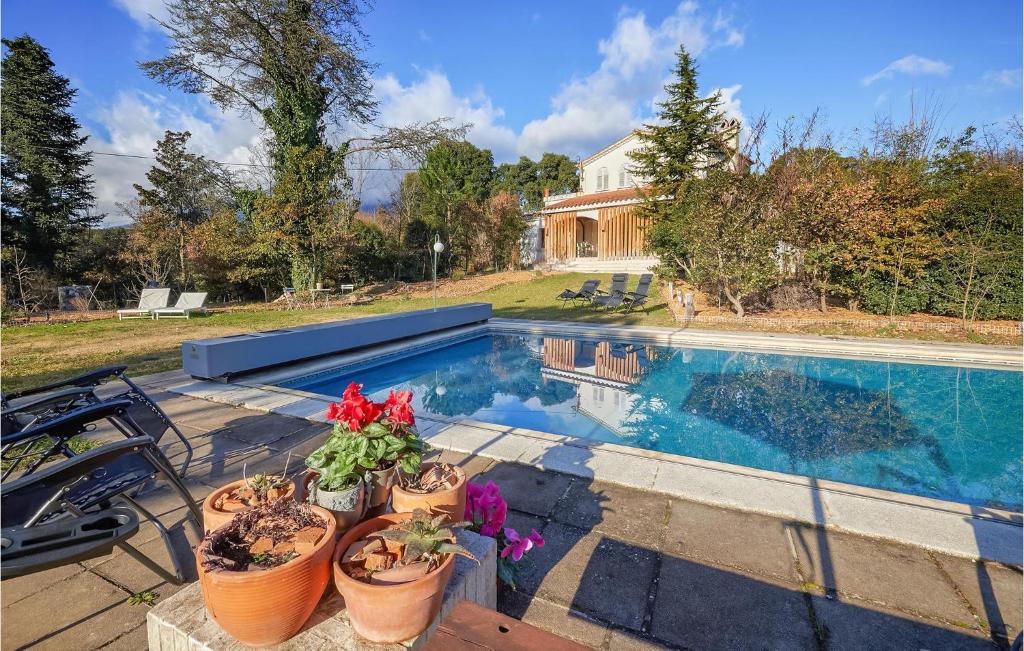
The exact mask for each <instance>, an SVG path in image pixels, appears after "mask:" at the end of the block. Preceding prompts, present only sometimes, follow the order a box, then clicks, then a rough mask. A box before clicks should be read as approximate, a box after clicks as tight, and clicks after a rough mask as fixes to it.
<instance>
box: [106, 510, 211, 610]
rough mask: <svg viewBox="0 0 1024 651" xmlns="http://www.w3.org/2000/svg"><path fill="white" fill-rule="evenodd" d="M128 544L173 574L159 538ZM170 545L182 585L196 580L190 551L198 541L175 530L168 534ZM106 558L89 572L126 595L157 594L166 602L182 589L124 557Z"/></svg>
mask: <svg viewBox="0 0 1024 651" xmlns="http://www.w3.org/2000/svg"><path fill="white" fill-rule="evenodd" d="M129 542H130V543H131V544H132V545H133V546H134V547H136V548H137V549H138V550H139V551H140V552H142V553H143V554H145V555H146V556H149V557H150V558H151V559H153V560H154V561H156V562H157V563H158V564H159V565H160V567H162V568H164V569H165V570H167V571H168V572H171V573H173V572H174V565H173V564H172V562H171V558H170V556H169V555H168V553H167V546H166V545H164V541H163V539H162V538H161V537H160V536H159V535H158V536H157V537H155V538H153V539H151V540H149V541H148V542H142V543H140V542H137V541H135V540H131V541H129ZM171 542H172V545H173V546H174V553H175V555H176V556H177V558H178V563H179V564H180V565H181V568H182V571H183V572H184V574H185V579H186V581H195V580H197V579H198V578H199V576H198V575H197V574H196V562H195V552H194V547H195V545H197V544H198V543H199V537H198V536H197V535H196V533H195V532H194V531H193V530H192V528H191V527H187V528H184V529H182V528H178V529H176V530H172V531H171ZM107 558H108V560H107V561H106V562H103V563H100V564H98V565H96V566H94V567H93V568H92V570H91V571H92V572H95V573H96V574H98V575H100V576H102V577H103V578H105V579H107V580H109V581H111V582H113V583H115V584H117V585H119V586H121V587H122V588H123V589H125V590H126V591H128V592H129V593H132V594H134V593H136V592H143V591H145V590H153V591H156V592H158V593H160V597H161V598H166V597H169V596H171V595H172V594H174V593H175V592H177V591H178V590H180V589H181V587H182V586H175V585H171V584H169V583H165V582H164V580H163V579H162V578H160V577H159V576H158V575H157V574H155V573H154V572H153V571H152V570H150V569H149V568H148V567H146V566H145V565H143V564H142V563H140V562H138V561H137V560H135V559H134V558H132V557H131V556H129V555H128V554H127V553H124V552H121V553H120V554H117V555H116V556H110V557H107Z"/></svg>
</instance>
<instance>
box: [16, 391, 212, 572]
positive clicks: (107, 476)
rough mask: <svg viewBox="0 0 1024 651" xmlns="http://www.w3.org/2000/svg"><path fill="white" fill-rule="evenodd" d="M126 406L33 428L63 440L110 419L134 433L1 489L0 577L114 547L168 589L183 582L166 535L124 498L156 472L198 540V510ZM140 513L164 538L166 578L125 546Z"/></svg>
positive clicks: (111, 405) (95, 409)
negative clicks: (190, 520) (167, 558)
mask: <svg viewBox="0 0 1024 651" xmlns="http://www.w3.org/2000/svg"><path fill="white" fill-rule="evenodd" d="M131 407H132V403H131V401H130V400H110V401H106V402H103V403H100V404H96V405H89V406H86V407H83V408H81V409H78V410H75V411H72V412H69V413H66V414H63V415H61V416H58V417H56V418H53V419H51V420H49V421H46V422H45V423H42V424H40V425H38V426H37V427H36V428H33V429H35V430H38V431H46V432H47V433H49V434H50V435H52V436H53V437H54V438H59V439H68V438H71V437H72V436H75V435H76V434H80V433H82V432H84V431H86V430H87V427H88V426H89V425H90V424H91V423H95V422H97V421H102V420H116V421H118V422H119V423H120V424H121V425H122V426H123V427H125V428H127V429H130V430H133V434H132V436H130V437H129V438H127V439H125V440H124V441H115V442H113V443H108V444H106V445H103V446H101V447H99V448H96V449H93V450H89V451H86V452H83V453H81V454H79V455H76V456H74V457H72V458H70V459H67V460H64V461H61V462H59V463H55V464H51V465H49V466H46V467H44V468H41V469H39V470H38V471H36V472H33V473H31V474H28V475H23V476H21V477H19V478H18V479H14V480H11V481H6V482H3V483H2V484H0V527H2V531H0V538H2V547H0V574H2V578H4V579H7V578H11V577H15V576H24V575H26V574H32V573H34V572H40V571H43V570H47V569H50V568H54V567H59V566H62V565H67V564H69V563H75V562H79V561H82V560H87V559H90V558H97V557H100V556H104V555H107V554H110V553H111V552H112V550H113V548H114V547H120V548H121V549H123V550H124V551H125V552H126V553H128V554H129V555H130V556H132V557H133V558H135V559H136V560H138V561H139V562H140V563H142V564H143V565H145V566H146V567H148V568H149V569H150V570H152V571H153V572H155V573H156V574H157V575H159V576H160V577H161V578H162V579H164V580H166V581H168V582H170V583H173V584H175V585H179V584H181V583H183V582H184V581H185V573H184V571H183V569H182V565H181V563H180V562H179V559H178V557H177V555H176V554H175V552H174V548H173V545H172V542H171V538H170V532H169V531H168V530H167V528H166V527H165V526H164V524H163V523H162V522H160V520H158V519H157V517H156V516H155V515H153V514H152V513H150V512H149V511H148V510H147V509H146V508H144V507H143V506H142V505H141V504H139V503H138V502H137V501H136V500H135V499H134V498H133V497H131V496H130V495H129V494H128V493H129V491H132V490H134V489H136V488H139V487H141V486H142V485H143V484H145V483H146V482H148V481H150V480H152V479H155V478H156V477H157V475H160V476H162V477H163V478H164V479H166V480H167V481H168V482H169V483H170V485H171V487H172V488H173V489H174V490H175V491H176V492H177V493H178V495H179V497H181V499H182V501H183V502H184V503H185V505H186V506H187V507H188V510H189V512H190V514H191V516H192V518H193V519H194V520H195V524H196V532H197V533H198V534H199V535H202V526H203V525H202V513H201V511H200V510H199V508H198V507H197V506H196V503H195V501H194V500H193V499H192V496H191V495H190V494H189V492H188V489H186V488H185V486H184V484H183V483H182V481H181V478H180V477H179V476H178V475H177V473H175V472H174V469H173V468H172V467H171V465H170V462H169V461H168V460H167V458H166V457H165V456H164V455H163V453H162V452H161V451H160V448H158V447H157V446H156V443H155V442H154V441H153V439H152V438H150V437H149V436H146V435H145V434H143V433H142V432H141V430H140V429H139V428H138V425H137V424H135V422H134V421H133V420H132V417H131V414H130V412H129V410H130V409H131ZM38 431H37V432H36V433H38ZM118 501H122V502H124V503H125V505H119V504H117V502H118ZM139 514H142V515H143V516H145V517H146V518H147V519H149V520H150V521H151V522H152V523H153V525H154V526H155V527H156V529H157V531H158V532H159V533H160V536H161V538H163V541H164V544H165V545H166V546H167V552H168V555H169V556H170V558H171V561H172V563H173V564H174V573H173V574H172V573H170V572H168V571H167V570H166V569H164V568H163V567H161V566H160V565H159V564H158V563H157V562H156V561H154V560H153V559H151V558H149V557H148V556H146V555H145V554H143V553H142V552H141V551H139V550H138V549H136V548H135V547H133V546H132V545H130V544H129V543H128V542H127V540H128V539H129V538H131V537H132V536H133V535H135V533H136V532H137V531H138V529H139Z"/></svg>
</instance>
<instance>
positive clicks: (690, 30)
mask: <svg viewBox="0 0 1024 651" xmlns="http://www.w3.org/2000/svg"><path fill="white" fill-rule="evenodd" d="M742 43H743V34H742V33H741V32H740V31H739V30H737V29H735V28H734V27H733V26H732V23H731V21H730V20H729V19H728V18H727V17H725V16H724V15H722V14H721V13H719V14H717V15H716V16H715V17H714V19H713V20H709V19H708V18H707V17H706V16H703V15H701V14H700V13H698V11H697V5H696V4H695V3H693V2H683V3H682V4H680V5H679V6H678V7H677V8H676V11H675V12H674V13H673V14H672V15H670V16H668V17H667V18H665V19H664V20H663V21H661V23H659V24H657V25H651V24H649V23H648V22H647V17H646V16H645V14H644V13H643V12H631V11H629V10H623V11H621V12H620V13H619V16H618V21H617V22H616V25H615V29H614V30H613V32H612V34H611V36H610V37H609V38H607V39H602V40H601V41H600V42H599V43H598V52H600V53H601V55H602V60H601V64H600V65H599V67H598V69H597V70H595V71H594V72H592V73H591V74H589V75H588V76H586V77H584V78H581V79H573V80H572V81H570V82H568V83H567V84H565V85H564V86H563V87H562V89H561V90H560V91H559V93H558V94H557V95H556V96H555V97H554V98H552V100H551V106H552V111H551V112H550V113H549V114H548V115H547V116H545V117H543V118H540V119H537V120H533V121H532V122H530V123H528V124H527V125H526V126H525V127H524V128H523V131H522V133H521V134H520V136H519V142H518V148H519V152H520V153H522V154H525V155H527V156H533V157H536V156H539V155H541V154H542V153H543V152H545V151H560V152H564V153H567V154H569V155H572V156H584V155H587V154H590V153H592V152H593V151H595V150H596V149H598V148H600V147H602V146H604V145H606V144H608V143H609V142H612V141H614V140H616V139H617V138H620V137H622V136H623V135H625V134H626V133H627V132H628V131H629V130H630V129H633V128H635V127H637V126H638V125H639V124H640V123H641V122H642V121H643V120H644V119H648V118H649V116H650V113H651V112H652V107H653V103H652V100H651V98H657V97H658V96H659V95H660V94H661V93H662V91H663V87H664V84H665V81H666V73H667V71H668V70H669V69H670V68H671V67H672V65H673V63H674V59H675V51H676V49H677V48H678V47H679V45H680V44H682V45H685V46H686V49H687V50H688V51H689V52H690V54H691V55H694V56H698V55H700V54H701V53H703V52H705V51H707V50H708V49H709V48H712V47H722V46H731V47H738V46H739V45H741V44H742Z"/></svg>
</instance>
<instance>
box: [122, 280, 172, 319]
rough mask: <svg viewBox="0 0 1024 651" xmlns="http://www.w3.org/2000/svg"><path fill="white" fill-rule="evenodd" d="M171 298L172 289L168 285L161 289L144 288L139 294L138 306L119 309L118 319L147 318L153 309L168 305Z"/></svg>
mask: <svg viewBox="0 0 1024 651" xmlns="http://www.w3.org/2000/svg"><path fill="white" fill-rule="evenodd" d="M170 300H171V290H170V289H168V288H166V287H161V288H159V289H144V290H142V294H141V295H140V296H139V306H138V307H128V308H124V309H122V310H118V311H117V320H118V321H122V320H124V319H145V318H146V317H150V318H152V317H151V313H152V312H153V310H158V309H160V308H162V307H167V303H168V302H169V301H170Z"/></svg>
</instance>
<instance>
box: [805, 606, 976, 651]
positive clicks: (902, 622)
mask: <svg viewBox="0 0 1024 651" xmlns="http://www.w3.org/2000/svg"><path fill="white" fill-rule="evenodd" d="M811 599H812V603H813V606H814V614H815V618H816V619H817V621H818V625H819V626H820V627H821V629H822V633H823V634H824V636H825V639H826V640H827V646H828V648H829V649H830V651H861V650H862V649H871V650H872V651H887V650H889V649H891V650H892V651H904V650H905V649H930V650H932V651H938V650H939V649H957V650H958V651H961V650H962V651H970V650H972V649H978V650H979V651H981V650H982V649H984V650H986V651H992V649H994V648H995V645H994V644H993V643H992V641H991V640H989V639H988V638H987V637H986V636H985V635H984V633H982V632H981V631H973V632H972V631H968V630H964V629H961V628H957V627H952V626H943V625H939V624H937V623H935V622H929V621H924V620H920V619H915V618H913V617H909V616H906V615H898V614H889V613H886V612H882V611H879V610H876V609H874V608H872V607H870V606H869V605H868V604H865V603H864V602H850V601H839V600H829V599H825V598H824V597H811Z"/></svg>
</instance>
